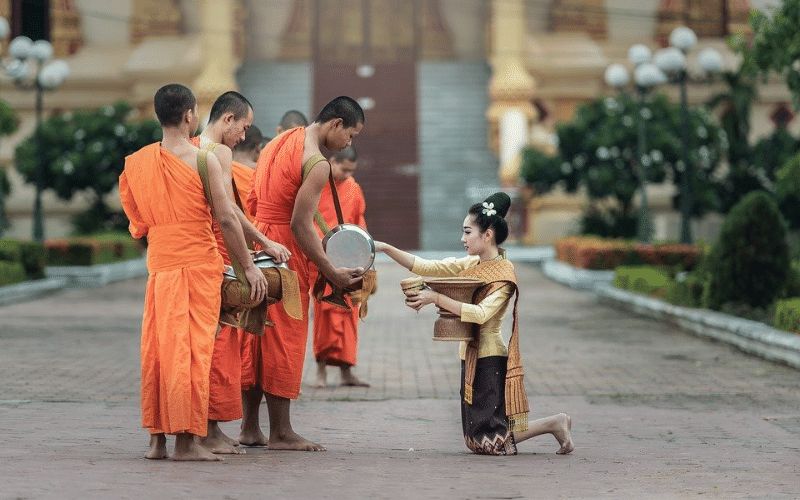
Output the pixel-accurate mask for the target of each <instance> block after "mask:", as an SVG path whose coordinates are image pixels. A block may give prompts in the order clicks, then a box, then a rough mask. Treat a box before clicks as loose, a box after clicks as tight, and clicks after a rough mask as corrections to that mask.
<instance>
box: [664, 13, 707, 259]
mask: <svg viewBox="0 0 800 500" xmlns="http://www.w3.org/2000/svg"><path fill="white" fill-rule="evenodd" d="M669 43H670V47H667V48H664V49H661V50H659V51H658V52H656V53H655V55H654V56H653V62H654V63H655V64H656V66H658V67H659V68H660V69H661V70H662V71H664V72H665V73H666V74H668V75H674V76H675V79H676V80H677V82H678V85H679V86H680V93H681V163H682V167H683V168H682V169H678V170H679V171H680V172H681V185H680V211H681V238H680V242H681V243H682V244H685V245H691V244H692V241H693V238H692V176H693V175H694V171H693V168H692V164H691V160H690V158H689V150H690V147H691V145H690V140H691V139H690V135H689V105H688V103H687V97H686V83H687V81H688V79H689V73H688V71H687V69H686V54H688V53H689V51H690V50H692V49H693V48H694V47H695V46H696V45H697V35H695V33H694V31H692V30H691V29H690V28H687V27H685V26H679V27H677V28H675V29H674V30H672V33H670V35H669ZM698 61H699V62H700V67H701V68H702V69H703V70H704V71H706V72H707V73H715V72H718V71H720V70H721V69H722V56H721V55H720V53H719V52H718V51H716V50H715V49H713V48H710V47H707V48H705V49H703V50H702V51H701V52H700V55H699V57H698Z"/></svg>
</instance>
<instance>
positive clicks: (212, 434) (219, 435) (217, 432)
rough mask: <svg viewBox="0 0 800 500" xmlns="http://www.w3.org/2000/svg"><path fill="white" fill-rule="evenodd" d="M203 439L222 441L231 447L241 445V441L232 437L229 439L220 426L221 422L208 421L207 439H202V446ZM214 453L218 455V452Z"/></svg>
mask: <svg viewBox="0 0 800 500" xmlns="http://www.w3.org/2000/svg"><path fill="white" fill-rule="evenodd" d="M203 439H217V440H221V441H223V442H225V443H227V444H228V445H229V446H238V445H239V441H237V440H235V439H233V438H232V437H228V436H227V435H225V433H224V432H222V429H221V428H220V426H219V422H218V421H216V420H209V421H208V430H207V434H206V437H205V438H200V440H201V442H200V444H203V443H202V440H203ZM205 448H206V449H208V446H206V447H205ZM214 453H217V452H214Z"/></svg>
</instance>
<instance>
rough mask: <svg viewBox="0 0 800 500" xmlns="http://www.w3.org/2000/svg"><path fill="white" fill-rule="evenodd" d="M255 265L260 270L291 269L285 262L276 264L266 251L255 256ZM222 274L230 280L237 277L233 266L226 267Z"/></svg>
mask: <svg viewBox="0 0 800 500" xmlns="http://www.w3.org/2000/svg"><path fill="white" fill-rule="evenodd" d="M253 264H255V265H256V267H260V268H268V267H283V268H286V269H289V266H287V265H286V263H285V262H283V263H281V264H278V263H277V262H275V259H273V258H272V257H270V256H269V255H267V252H265V251H264V250H259V251H257V252H255V253H254V254H253ZM222 274H224V275H225V276H228V277H229V278H235V277H236V273H234V272H233V267H231V266H225V271H224V272H223V273H222Z"/></svg>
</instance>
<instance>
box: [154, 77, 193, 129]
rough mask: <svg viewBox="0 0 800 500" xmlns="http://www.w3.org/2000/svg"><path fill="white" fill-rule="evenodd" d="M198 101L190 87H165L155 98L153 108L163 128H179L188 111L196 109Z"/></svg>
mask: <svg viewBox="0 0 800 500" xmlns="http://www.w3.org/2000/svg"><path fill="white" fill-rule="evenodd" d="M195 105H197V99H195V97H194V94H193V93H192V91H191V90H189V87H186V86H184V85H181V84H179V83H170V84H169V85H164V86H163V87H161V88H160V89H158V91H156V95H155V96H154V97H153V107H154V108H155V111H156V116H157V117H158V121H159V122H160V123H161V125H162V126H163V127H177V126H179V125H180V124H181V121H182V120H183V115H184V113H186V112H187V111H189V110H191V109H194V107H195Z"/></svg>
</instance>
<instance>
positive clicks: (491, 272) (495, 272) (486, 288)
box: [458, 259, 529, 432]
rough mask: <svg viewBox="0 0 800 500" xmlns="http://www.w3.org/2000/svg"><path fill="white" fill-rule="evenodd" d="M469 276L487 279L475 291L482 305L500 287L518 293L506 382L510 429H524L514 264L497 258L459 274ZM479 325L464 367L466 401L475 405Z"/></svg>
mask: <svg viewBox="0 0 800 500" xmlns="http://www.w3.org/2000/svg"><path fill="white" fill-rule="evenodd" d="M458 275H459V276H463V277H465V278H475V279H479V280H481V281H483V282H484V283H485V285H483V286H482V287H481V288H479V289H478V291H477V292H475V296H474V298H473V303H475V304H479V303H480V302H481V301H482V300H483V299H485V298H486V297H488V296H489V295H491V294H492V293H494V292H495V291H497V290H498V289H500V288H501V287H503V286H504V285H506V284H511V285H512V286H513V288H514V292H515V293H516V297H515V298H514V314H513V324H512V327H511V339H510V340H509V342H508V361H507V365H506V367H507V369H506V384H505V402H506V403H505V407H506V416H507V417H508V426H509V430H510V431H512V432H521V431H524V430H525V429H527V428H528V411H529V409H528V396H527V394H525V385H524V384H523V376H524V375H525V373H524V370H523V369H522V356H521V355H520V352H519V327H518V324H517V323H518V322H517V303H518V302H519V288H518V287H517V276H516V273H515V272H514V265H513V264H511V262H509V261H508V260H506V259H495V260H490V261H487V262H483V263H481V264H478V265H477V266H474V267H471V268H469V269H465V270H464V271H462V272H460V273H459V274H458ZM479 328H480V327H479V325H475V330H476V334H475V336H474V338H473V340H472V341H470V342H469V343H468V344H467V353H466V359H465V368H464V402H466V403H467V404H470V405H471V404H472V385H473V383H474V381H475V367H476V364H477V362H478V348H479V342H480V336H479V335H478V334H477V330H478V329H479Z"/></svg>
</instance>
